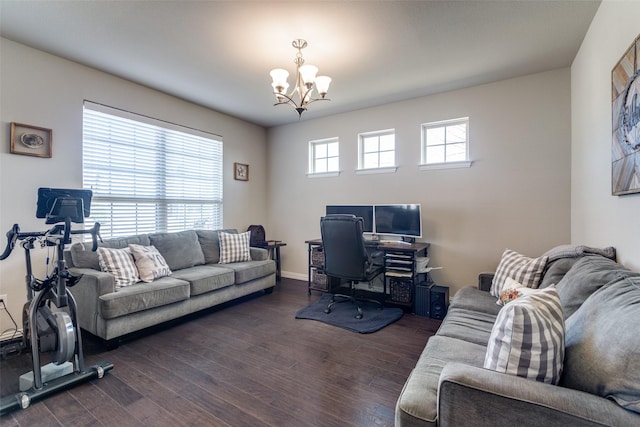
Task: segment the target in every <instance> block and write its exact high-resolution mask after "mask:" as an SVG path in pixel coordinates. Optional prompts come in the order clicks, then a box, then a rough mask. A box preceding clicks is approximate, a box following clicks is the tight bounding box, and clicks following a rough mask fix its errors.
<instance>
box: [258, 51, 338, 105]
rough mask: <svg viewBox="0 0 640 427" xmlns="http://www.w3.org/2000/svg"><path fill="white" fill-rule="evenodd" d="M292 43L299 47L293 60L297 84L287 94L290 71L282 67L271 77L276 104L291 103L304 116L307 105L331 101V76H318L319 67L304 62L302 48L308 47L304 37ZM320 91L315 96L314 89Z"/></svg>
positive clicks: (272, 73) (272, 72)
mask: <svg viewBox="0 0 640 427" xmlns="http://www.w3.org/2000/svg"><path fill="white" fill-rule="evenodd" d="M291 45H292V46H293V47H294V48H296V49H298V53H297V54H296V58H295V59H294V60H293V62H294V63H295V64H296V68H297V70H296V74H297V76H296V84H295V87H294V88H293V90H292V91H291V92H290V93H289V94H287V89H289V83H288V82H287V78H288V77H289V72H288V71H287V70H284V69H282V68H275V69H273V70H271V73H269V74H270V75H271V78H272V79H273V83H271V86H273V94H274V95H275V96H276V100H277V102H276V103H275V104H273V105H274V106H275V105H283V104H289V105H291V106H292V107H293V108H295V110H296V111H297V112H298V117H302V113H304V112H305V111H307V105H309V104H311V103H312V102H315V101H329V98H325V97H326V96H327V92H328V91H329V84H330V83H331V77H327V76H317V77H316V74H317V73H318V67H316V66H314V65H310V64H306V65H305V63H304V59H303V58H302V49H304V48H305V47H307V41H306V40H302V39H296V40H294V41H293V42H292V43H291ZM314 84H315V89H316V90H317V91H318V94H319V95H320V97H319V98H314V97H313V89H314Z"/></svg>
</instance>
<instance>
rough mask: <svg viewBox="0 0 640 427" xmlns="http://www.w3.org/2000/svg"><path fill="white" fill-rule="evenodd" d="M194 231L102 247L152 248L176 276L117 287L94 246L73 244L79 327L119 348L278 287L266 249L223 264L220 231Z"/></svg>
mask: <svg viewBox="0 0 640 427" xmlns="http://www.w3.org/2000/svg"><path fill="white" fill-rule="evenodd" d="M220 231H226V232H230V233H236V230H217V231H213V230H189V231H182V232H177V233H156V234H143V235H137V236H132V237H127V238H121V239H113V240H108V241H104V242H102V243H100V246H104V247H109V248H125V247H128V245H129V244H138V245H143V246H148V245H153V246H155V247H156V248H157V249H158V251H159V252H160V254H161V255H162V256H163V257H164V259H165V260H166V263H167V264H168V266H169V267H170V268H171V271H172V274H171V275H170V276H167V277H162V278H160V279H156V280H154V281H153V282H151V283H144V282H139V283H136V284H134V285H131V286H127V287H121V288H117V289H116V286H115V279H114V276H113V275H111V274H109V273H106V272H103V271H100V265H99V262H98V255H97V253H96V252H94V251H91V248H90V245H89V244H84V243H74V244H72V245H71V246H70V247H69V249H68V250H66V251H65V260H66V262H67V266H68V267H69V271H70V272H71V274H73V275H82V277H81V279H80V280H79V281H78V283H77V284H76V285H75V286H73V287H72V288H71V293H72V294H73V296H74V297H75V299H76V302H77V304H78V312H79V313H78V316H79V322H80V327H81V328H82V329H84V330H85V331H88V332H90V333H91V334H93V335H95V336H98V337H100V338H102V339H103V340H105V341H106V342H107V344H109V345H111V346H114V345H117V343H118V338H119V337H122V336H123V335H126V334H129V333H131V332H135V331H139V330H142V329H145V328H148V327H150V326H154V325H157V324H160V323H162V322H166V321H169V320H173V319H177V318H179V317H182V316H185V315H187V314H190V313H194V312H197V311H200V310H203V309H206V308H210V307H213V306H216V305H219V304H222V303H224V302H227V301H230V300H233V299H236V298H239V297H242V296H245V295H249V294H252V293H254V292H258V291H262V290H264V291H265V292H266V293H270V292H271V290H273V287H274V286H275V284H276V275H275V272H276V268H275V262H274V261H272V260H270V259H268V258H269V257H268V252H267V251H266V250H265V249H260V248H253V247H252V248H251V249H250V251H251V261H247V262H236V263H231V264H218V261H219V259H220V244H219V232H220Z"/></svg>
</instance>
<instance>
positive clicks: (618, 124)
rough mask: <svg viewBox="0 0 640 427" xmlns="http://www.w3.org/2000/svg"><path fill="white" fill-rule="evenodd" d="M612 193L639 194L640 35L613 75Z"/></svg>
mask: <svg viewBox="0 0 640 427" xmlns="http://www.w3.org/2000/svg"><path fill="white" fill-rule="evenodd" d="M611 88H612V94H611V98H612V104H611V112H612V116H613V117H612V125H613V126H612V135H611V184H612V186H611V187H612V188H611V193H612V194H613V195H614V196H622V195H625V194H634V193H640V35H639V36H638V37H636V39H635V40H634V41H633V43H631V46H629V48H628V49H627V51H626V52H625V53H624V55H623V56H622V58H620V61H618V63H617V64H616V66H615V67H614V68H613V71H612V72H611Z"/></svg>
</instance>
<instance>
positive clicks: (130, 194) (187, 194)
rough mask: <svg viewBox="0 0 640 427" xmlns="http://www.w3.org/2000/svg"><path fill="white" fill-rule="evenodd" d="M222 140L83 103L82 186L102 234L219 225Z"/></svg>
mask: <svg viewBox="0 0 640 427" xmlns="http://www.w3.org/2000/svg"><path fill="white" fill-rule="evenodd" d="M222 181H223V175H222V139H221V138H220V137H218V136H215V135H212V134H206V133H203V132H200V131H196V130H193V129H189V128H184V127H180V126H178V125H174V124H170V123H166V122H162V121H159V120H155V119H151V118H148V117H144V116H138V115H135V114H133V113H129V112H125V111H121V110H116V109H112V108H109V107H105V106H102V105H99V104H94V103H90V102H85V104H84V114H83V186H84V188H86V189H90V190H92V191H93V200H92V203H91V218H90V219H91V222H93V221H97V222H99V223H100V224H101V228H100V231H101V234H102V236H103V237H105V238H111V237H119V236H128V235H132V234H142V233H154V232H171V231H180V230H186V229H218V228H222V211H223V209H222Z"/></svg>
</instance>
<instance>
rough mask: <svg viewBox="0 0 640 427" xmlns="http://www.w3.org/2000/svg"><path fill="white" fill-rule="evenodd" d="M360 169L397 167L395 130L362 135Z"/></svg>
mask: <svg viewBox="0 0 640 427" xmlns="http://www.w3.org/2000/svg"><path fill="white" fill-rule="evenodd" d="M358 139H359V144H358V148H359V155H358V169H379V168H387V167H394V166H395V165H396V135H395V130H394V129H391V130H384V131H377V132H368V133H364V134H360V135H359V136H358Z"/></svg>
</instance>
